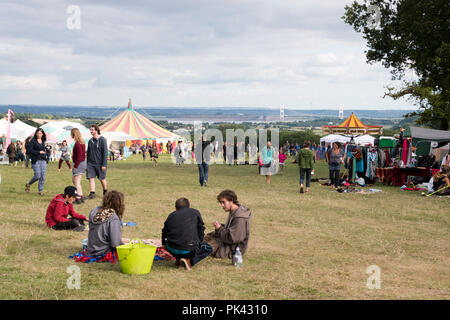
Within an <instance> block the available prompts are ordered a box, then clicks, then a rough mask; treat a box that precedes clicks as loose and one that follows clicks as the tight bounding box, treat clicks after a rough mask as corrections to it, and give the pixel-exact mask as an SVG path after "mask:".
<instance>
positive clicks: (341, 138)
mask: <svg viewBox="0 0 450 320" xmlns="http://www.w3.org/2000/svg"><path fill="white" fill-rule="evenodd" d="M351 139H352V136H348V135H339V134H329V135H327V136H324V137H322V138H320V143H322V142H325V143H333V142H340V143H346V142H350V140H351ZM353 140H354V141H355V144H357V145H359V146H366V145H371V146H373V145H374V142H375V138H374V137H372V136H370V135H367V134H365V135H362V136H357V137H354V138H353Z"/></svg>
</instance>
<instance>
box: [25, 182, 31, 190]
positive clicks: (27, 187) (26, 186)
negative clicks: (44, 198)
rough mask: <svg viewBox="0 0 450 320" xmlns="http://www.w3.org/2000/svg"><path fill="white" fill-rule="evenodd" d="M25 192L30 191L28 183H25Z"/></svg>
mask: <svg viewBox="0 0 450 320" xmlns="http://www.w3.org/2000/svg"><path fill="white" fill-rule="evenodd" d="M25 192H30V185H29V184H28V183H27V184H26V185H25Z"/></svg>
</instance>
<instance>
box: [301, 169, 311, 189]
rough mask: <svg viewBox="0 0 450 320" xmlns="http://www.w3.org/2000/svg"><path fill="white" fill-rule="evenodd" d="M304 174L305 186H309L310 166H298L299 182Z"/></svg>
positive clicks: (302, 179)
mask: <svg viewBox="0 0 450 320" xmlns="http://www.w3.org/2000/svg"><path fill="white" fill-rule="evenodd" d="M305 174H306V187H307V188H309V186H310V184H311V168H300V184H303V181H304V180H305Z"/></svg>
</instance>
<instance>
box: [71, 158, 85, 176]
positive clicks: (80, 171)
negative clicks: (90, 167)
mask: <svg viewBox="0 0 450 320" xmlns="http://www.w3.org/2000/svg"><path fill="white" fill-rule="evenodd" d="M85 171H86V160H84V161H82V162H80V164H79V165H78V168H73V169H72V176H74V177H75V176H79V175H82V174H83V173H85Z"/></svg>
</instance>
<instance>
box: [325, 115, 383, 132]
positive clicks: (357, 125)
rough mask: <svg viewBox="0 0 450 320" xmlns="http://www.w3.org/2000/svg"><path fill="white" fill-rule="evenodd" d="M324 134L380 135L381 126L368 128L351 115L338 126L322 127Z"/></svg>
mask: <svg viewBox="0 0 450 320" xmlns="http://www.w3.org/2000/svg"><path fill="white" fill-rule="evenodd" d="M322 132H323V133H324V134H327V133H328V134H330V133H331V134H355V135H356V134H382V133H383V126H368V125H365V124H364V123H362V122H361V120H359V119H358V118H357V117H356V116H355V115H354V114H353V112H352V114H351V115H350V116H349V117H348V118H347V119H346V120H345V121H344V122H343V123H341V124H340V125H338V126H323V127H322Z"/></svg>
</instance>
